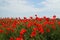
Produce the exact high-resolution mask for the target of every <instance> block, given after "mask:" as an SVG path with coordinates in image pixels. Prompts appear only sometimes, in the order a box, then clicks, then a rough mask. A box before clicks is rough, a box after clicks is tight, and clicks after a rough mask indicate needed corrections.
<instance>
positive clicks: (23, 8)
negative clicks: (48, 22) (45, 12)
mask: <svg viewBox="0 0 60 40" xmlns="http://www.w3.org/2000/svg"><path fill="white" fill-rule="evenodd" d="M5 2H7V3H9V5H7V6H3V7H0V8H2V9H3V10H9V11H12V12H16V13H29V12H34V13H35V12H40V11H41V9H39V8H35V7H34V6H32V5H29V4H28V2H27V1H26V0H5Z"/></svg>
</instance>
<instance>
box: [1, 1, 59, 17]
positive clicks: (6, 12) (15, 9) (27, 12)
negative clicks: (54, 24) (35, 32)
mask: <svg viewBox="0 0 60 40" xmlns="http://www.w3.org/2000/svg"><path fill="white" fill-rule="evenodd" d="M35 14H37V15H38V16H39V17H43V16H47V17H52V16H53V15H56V16H57V17H59V18H60V0H0V17H29V16H33V17H34V15H35Z"/></svg>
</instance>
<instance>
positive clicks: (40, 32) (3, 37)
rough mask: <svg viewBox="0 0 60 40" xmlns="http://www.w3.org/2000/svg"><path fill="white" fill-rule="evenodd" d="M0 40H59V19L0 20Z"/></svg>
mask: <svg viewBox="0 0 60 40" xmlns="http://www.w3.org/2000/svg"><path fill="white" fill-rule="evenodd" d="M0 40H60V19H57V18H56V16H55V15H54V16H52V18H48V17H46V16H44V17H38V16H37V15H35V18H33V17H29V18H27V17H24V18H23V19H21V18H20V17H19V18H0Z"/></svg>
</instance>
